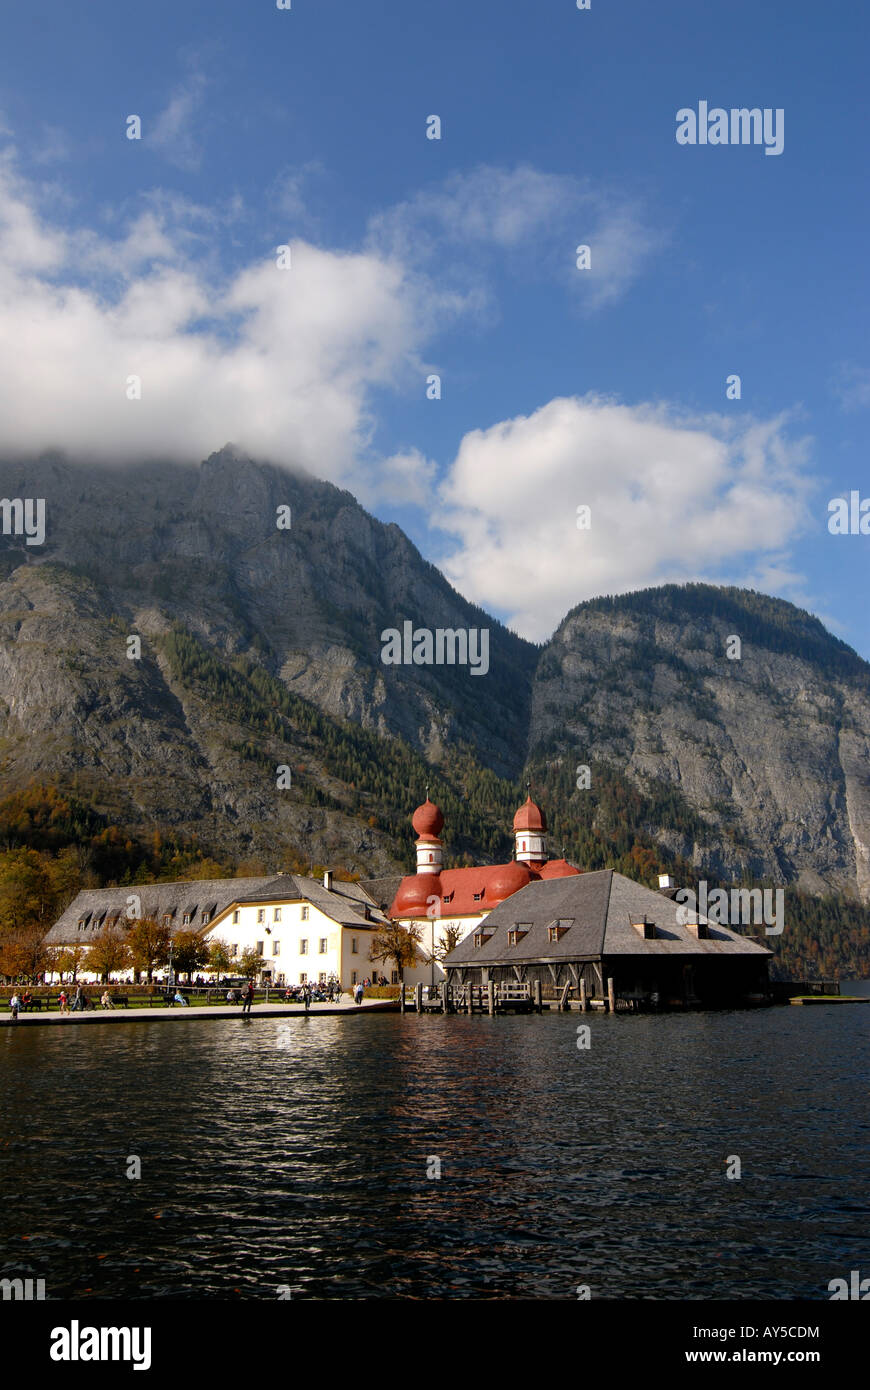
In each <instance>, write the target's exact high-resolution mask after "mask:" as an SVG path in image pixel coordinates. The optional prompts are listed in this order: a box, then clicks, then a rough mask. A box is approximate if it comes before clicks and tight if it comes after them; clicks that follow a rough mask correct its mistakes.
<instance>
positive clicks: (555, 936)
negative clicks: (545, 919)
mask: <svg viewBox="0 0 870 1390" xmlns="http://www.w3.org/2000/svg"><path fill="white" fill-rule="evenodd" d="M547 935H548V936H549V938H550V940H551V941H558V940H559V928H558V927H548V928H547Z"/></svg>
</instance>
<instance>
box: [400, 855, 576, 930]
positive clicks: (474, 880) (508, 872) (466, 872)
mask: <svg viewBox="0 0 870 1390" xmlns="http://www.w3.org/2000/svg"><path fill="white" fill-rule="evenodd" d="M548 870H549V872H548ZM576 873H578V870H577V869H575V868H574V867H573V865H571V864H568V863H566V861H565V860H564V859H557V860H554V861H553V862H552V863H551V864H545V865H543V867H542V868H541V869H540V870H538V869H535V868H532V867H531V866H529V865H526V864H521V863H519V862H518V861H517V860H515V859H512V860H510V861H509V862H508V863H507V864H487V865H486V866H484V867H483V868H478V869H442V870H441V873H440V874H408V876H407V877H406V878H403V879H402V882H401V883H400V884H399V890H398V892H397V893H396V896H395V898H394V899H393V902H392V904H391V906H390V910H389V912H388V914H387V915H388V916H389V917H425V916H427V915H428V914H427V911H426V908H427V900H428V899H429V898H430V897H435V896H438V897H439V898H440V900H441V915H442V916H443V917H466V916H471V915H472V914H475V913H479V912H488V911H489V910H490V908H493V907H495V906H496V905H497V904H498V903H500V902H504V900H505V898H509V897H511V895H512V894H513V893H517V892H519V890H520V889H521V888H525V887H526V886H527V885H528V884H529V883H533V882H534V881H535V880H536V879H540V878H563V877H567V876H568V875H569V874H576Z"/></svg>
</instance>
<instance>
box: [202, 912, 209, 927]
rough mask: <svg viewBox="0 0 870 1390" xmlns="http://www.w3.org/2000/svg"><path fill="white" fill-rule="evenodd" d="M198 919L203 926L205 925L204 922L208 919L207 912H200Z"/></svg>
mask: <svg viewBox="0 0 870 1390" xmlns="http://www.w3.org/2000/svg"><path fill="white" fill-rule="evenodd" d="M200 921H201V922H202V924H203V926H205V924H206V922H207V921H208V913H207V912H203V913H201V914H200Z"/></svg>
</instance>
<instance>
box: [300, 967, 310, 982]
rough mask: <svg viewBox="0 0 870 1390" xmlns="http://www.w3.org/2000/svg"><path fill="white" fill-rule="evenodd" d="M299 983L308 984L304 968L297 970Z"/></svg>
mask: <svg viewBox="0 0 870 1390" xmlns="http://www.w3.org/2000/svg"><path fill="white" fill-rule="evenodd" d="M299 983H300V985H307V984H308V976H307V975H306V974H305V971H304V970H301V971H300V972H299Z"/></svg>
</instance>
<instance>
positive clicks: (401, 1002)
mask: <svg viewBox="0 0 870 1390" xmlns="http://www.w3.org/2000/svg"><path fill="white" fill-rule="evenodd" d="M404 1012H405V986H404V984H400V985H399V1013H401V1014H403V1013H404Z"/></svg>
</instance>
